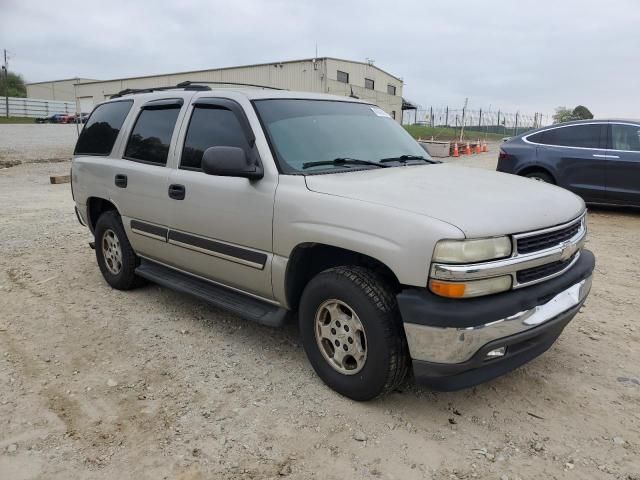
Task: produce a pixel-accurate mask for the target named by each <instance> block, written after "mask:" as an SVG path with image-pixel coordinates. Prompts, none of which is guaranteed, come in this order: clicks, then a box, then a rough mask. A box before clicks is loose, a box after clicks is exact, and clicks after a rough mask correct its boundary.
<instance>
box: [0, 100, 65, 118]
mask: <svg viewBox="0 0 640 480" xmlns="http://www.w3.org/2000/svg"><path fill="white" fill-rule="evenodd" d="M75 111H76V103H75V102H62V101H59V100H41V99H38V98H18V97H9V116H10V117H31V118H36V117H46V116H48V115H53V114H54V113H74V112H75ZM6 115H7V114H6V107H5V97H0V117H5V116H6Z"/></svg>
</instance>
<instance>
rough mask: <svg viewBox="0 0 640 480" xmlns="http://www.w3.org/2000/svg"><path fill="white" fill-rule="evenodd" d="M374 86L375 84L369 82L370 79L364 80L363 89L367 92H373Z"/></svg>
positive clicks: (371, 81)
mask: <svg viewBox="0 0 640 480" xmlns="http://www.w3.org/2000/svg"><path fill="white" fill-rule="evenodd" d="M374 85H375V84H374V83H373V80H371V79H370V78H365V79H364V88H366V89H368V90H373V87H374Z"/></svg>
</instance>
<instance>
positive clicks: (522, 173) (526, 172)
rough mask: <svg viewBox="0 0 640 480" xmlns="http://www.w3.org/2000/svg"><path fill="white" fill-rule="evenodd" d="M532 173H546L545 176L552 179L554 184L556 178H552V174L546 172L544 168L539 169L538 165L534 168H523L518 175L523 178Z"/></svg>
mask: <svg viewBox="0 0 640 480" xmlns="http://www.w3.org/2000/svg"><path fill="white" fill-rule="evenodd" d="M534 172H538V173H546V174H547V175H549V176H550V177H551V178H552V179H553V182H554V183H556V178H555V177H554V176H553V174H552V173H551V172H550V171H549V170H547V169H546V168H545V167H540V166H538V165H534V166H531V167H526V168H523V169H522V170H520V171H519V172H518V175H520V176H522V177H524V176H526V175H529V174H530V173H534Z"/></svg>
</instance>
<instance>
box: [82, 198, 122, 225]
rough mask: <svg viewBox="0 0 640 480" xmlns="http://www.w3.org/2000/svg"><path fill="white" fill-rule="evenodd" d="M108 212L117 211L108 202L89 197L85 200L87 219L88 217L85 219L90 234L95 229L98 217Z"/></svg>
mask: <svg viewBox="0 0 640 480" xmlns="http://www.w3.org/2000/svg"><path fill="white" fill-rule="evenodd" d="M109 210H116V211H117V210H118V209H117V208H116V206H115V205H114V204H113V203H111V202H110V201H109V200H105V199H104V198H99V197H91V198H89V199H88V200H87V217H89V218H87V220H88V222H87V223H88V224H89V229H90V230H91V232H92V233H93V231H94V230H95V228H96V223H97V222H98V218H100V215H102V214H103V213H104V212H107V211H109Z"/></svg>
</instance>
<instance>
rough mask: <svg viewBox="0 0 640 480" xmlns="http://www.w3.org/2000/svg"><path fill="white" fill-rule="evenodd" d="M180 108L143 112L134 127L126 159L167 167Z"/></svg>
mask: <svg viewBox="0 0 640 480" xmlns="http://www.w3.org/2000/svg"><path fill="white" fill-rule="evenodd" d="M178 113H180V109H179V108H164V109H154V110H142V111H141V112H140V115H139V116H138V120H136V124H135V126H134V127H133V131H132V132H131V136H130V137H129V143H127V148H126V150H125V152H124V156H125V158H128V159H131V160H140V161H143V162H149V163H156V164H158V165H165V164H166V163H167V156H168V155H169V145H170V144H171V135H173V128H174V127H175V125H176V119H177V118H178Z"/></svg>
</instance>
